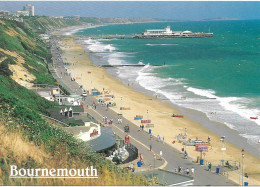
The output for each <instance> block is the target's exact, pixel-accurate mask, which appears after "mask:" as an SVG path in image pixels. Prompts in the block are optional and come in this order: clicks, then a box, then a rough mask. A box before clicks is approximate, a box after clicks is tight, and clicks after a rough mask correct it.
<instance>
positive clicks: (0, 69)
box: [0, 61, 13, 77]
mask: <svg viewBox="0 0 260 187" xmlns="http://www.w3.org/2000/svg"><path fill="white" fill-rule="evenodd" d="M0 75H3V76H7V77H9V76H10V75H13V72H12V71H11V70H10V69H9V67H8V62H7V61H3V62H1V63H0Z"/></svg>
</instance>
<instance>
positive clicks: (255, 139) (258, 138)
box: [239, 134, 260, 145]
mask: <svg viewBox="0 0 260 187" xmlns="http://www.w3.org/2000/svg"><path fill="white" fill-rule="evenodd" d="M239 135H240V136H242V137H244V138H246V139H247V140H248V141H247V142H248V143H249V144H252V145H255V144H259V143H260V135H250V134H239Z"/></svg>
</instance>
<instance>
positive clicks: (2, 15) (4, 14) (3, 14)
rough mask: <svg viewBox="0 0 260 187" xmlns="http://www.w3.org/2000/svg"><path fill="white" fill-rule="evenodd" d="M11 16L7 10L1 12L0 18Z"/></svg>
mask: <svg viewBox="0 0 260 187" xmlns="http://www.w3.org/2000/svg"><path fill="white" fill-rule="evenodd" d="M5 16H9V11H7V10H0V17H5Z"/></svg>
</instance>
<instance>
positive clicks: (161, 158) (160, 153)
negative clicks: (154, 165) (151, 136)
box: [160, 151, 162, 160]
mask: <svg viewBox="0 0 260 187" xmlns="http://www.w3.org/2000/svg"><path fill="white" fill-rule="evenodd" d="M160 160H162V151H160Z"/></svg>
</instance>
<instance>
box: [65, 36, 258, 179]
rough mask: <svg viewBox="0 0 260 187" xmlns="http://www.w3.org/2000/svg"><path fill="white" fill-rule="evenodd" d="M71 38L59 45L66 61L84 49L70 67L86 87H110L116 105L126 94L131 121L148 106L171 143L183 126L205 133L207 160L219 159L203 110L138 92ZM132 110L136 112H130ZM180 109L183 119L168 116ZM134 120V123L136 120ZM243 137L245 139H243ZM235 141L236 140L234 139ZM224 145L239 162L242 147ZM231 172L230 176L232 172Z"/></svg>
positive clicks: (248, 167) (192, 134) (250, 165)
mask: <svg viewBox="0 0 260 187" xmlns="http://www.w3.org/2000/svg"><path fill="white" fill-rule="evenodd" d="M68 38H70V37H68ZM69 40H70V39H69ZM72 40H73V41H69V42H68V41H63V43H64V42H68V43H66V44H67V45H68V46H70V47H69V48H68V49H65V48H62V49H63V51H64V52H65V53H64V56H66V59H67V60H68V61H70V60H72V56H71V55H72V54H70V52H73V50H75V49H76V51H77V52H79V51H80V53H81V54H83V53H84V54H83V55H85V56H84V57H87V58H85V59H84V60H83V59H77V60H78V62H79V63H75V66H73V69H71V72H72V73H75V74H76V73H78V74H80V73H82V74H83V75H84V78H83V82H84V83H83V85H84V87H85V88H87V89H90V87H92V86H93V85H94V87H96V88H98V89H99V90H102V87H105V88H106V89H110V90H111V91H113V94H114V95H115V99H114V100H113V101H115V102H116V103H117V104H118V105H120V102H121V101H120V98H121V97H122V98H127V100H126V99H123V106H124V107H128V106H131V110H129V111H123V113H124V116H125V117H126V118H128V119H129V120H130V121H133V120H132V119H133V117H134V115H143V116H146V111H147V110H149V116H151V117H150V118H151V120H152V123H154V124H155V128H154V129H153V134H155V135H157V134H160V135H163V136H164V137H165V141H166V142H167V143H168V144H170V145H172V144H171V142H172V141H173V137H174V136H176V135H177V134H178V133H182V134H183V133H184V128H187V129H188V138H192V139H195V138H196V136H198V138H199V139H202V140H204V141H206V139H207V137H208V136H210V138H211V142H212V145H213V148H212V150H210V151H209V152H208V153H207V155H206V160H209V161H211V162H219V160H220V159H221V155H222V152H221V147H222V143H221V142H220V141H219V138H220V135H219V134H220V133H221V132H220V133H219V134H218V133H216V132H214V131H213V132H212V130H210V128H209V126H210V121H209V120H208V119H206V116H203V113H201V112H197V111H195V110H190V109H183V108H180V107H178V106H175V105H173V104H170V103H167V102H165V101H163V102H162V101H160V100H156V99H155V98H153V97H151V96H149V93H148V91H143V92H145V93H141V92H142V91H141V90H139V89H138V88H137V89H136V88H131V87H129V86H127V85H125V84H123V83H121V82H120V81H119V80H116V79H115V78H114V77H113V76H111V72H109V71H110V70H106V69H104V68H100V67H98V66H96V65H94V64H93V63H92V62H91V57H90V53H88V52H87V51H86V50H85V51H83V49H82V48H83V47H82V46H79V45H78V44H75V41H74V39H72ZM77 43H78V42H77ZM75 47H76V48H75ZM73 54H76V53H75V51H74V52H73ZM76 58H77V57H76ZM88 71H90V72H91V74H92V75H93V74H95V75H96V77H95V80H94V78H93V76H92V75H88V73H87V72H88ZM103 76H104V78H103ZM147 94H148V95H147ZM113 110H115V111H116V112H120V110H119V106H117V107H114V108H113ZM133 110H134V111H135V112H133ZM179 111H181V112H183V114H184V115H185V117H184V118H183V119H176V118H171V117H170V114H169V113H179ZM163 112H164V113H163ZM166 113H167V114H166ZM186 116H189V117H186ZM202 119H203V120H202ZM201 120H202V121H201ZM205 120H206V121H205ZM134 122H135V123H136V121H134ZM198 122H199V123H198ZM204 123H205V124H207V125H208V128H207V126H204V125H201V124H204ZM211 123H212V122H211ZM136 124H137V123H136ZM137 125H139V124H137ZM217 125H218V126H221V124H217ZM222 125H224V124H222ZM223 127H224V126H222V127H221V128H220V129H222V128H223ZM226 128H228V127H226ZM165 129H167V132H165ZM215 130H216V129H215ZM233 131H234V130H233ZM230 138H231V137H230ZM240 138H242V137H240ZM244 139H245V138H244ZM227 140H228V139H227ZM231 140H233V138H231ZM228 141H229V140H228ZM244 141H246V139H245V140H244ZM235 142H237V141H236V140H235ZM237 143H240V142H237ZM172 146H173V147H174V148H176V149H177V150H178V151H180V149H181V148H182V145H181V144H174V145H172ZM225 146H226V147H227V151H226V153H225V160H236V161H238V162H239V161H241V158H240V157H241V149H239V148H237V146H234V145H232V144H231V143H225ZM193 149H194V147H187V150H188V152H189V156H190V155H192V158H193V159H194V158H196V156H198V155H199V153H198V152H195V151H194V150H193ZM216 155H218V156H216ZM245 155H246V157H247V159H248V160H245V172H247V173H248V175H250V178H251V177H252V178H254V179H257V178H259V174H258V175H255V176H253V173H256V171H259V170H260V168H259V167H257V165H256V167H255V164H256V163H259V162H260V160H259V158H257V157H256V156H253V155H251V154H250V153H248V152H245ZM254 163H255V164H254ZM251 172H252V175H251ZM230 174H231V176H232V173H230ZM230 174H229V175H230ZM234 175H235V174H234ZM250 182H251V181H250ZM250 184H260V183H259V181H257V183H254V182H253V181H252V182H251V183H250Z"/></svg>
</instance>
